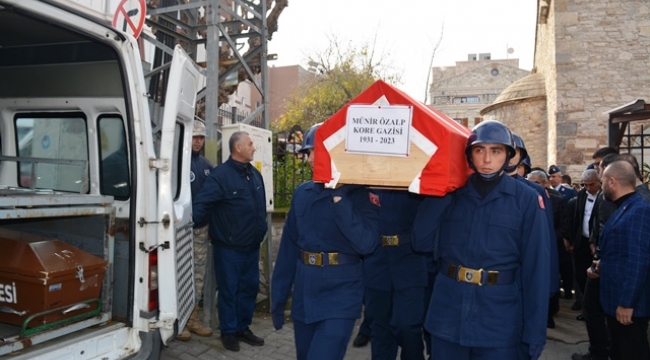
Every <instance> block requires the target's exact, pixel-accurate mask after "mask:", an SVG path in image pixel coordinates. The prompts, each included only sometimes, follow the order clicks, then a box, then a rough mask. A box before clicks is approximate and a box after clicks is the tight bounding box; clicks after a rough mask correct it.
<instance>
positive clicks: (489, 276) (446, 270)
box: [441, 261, 515, 286]
mask: <svg viewBox="0 0 650 360" xmlns="http://www.w3.org/2000/svg"><path fill="white" fill-rule="evenodd" d="M441 270H442V273H443V274H445V275H447V276H448V277H450V278H452V279H454V280H456V281H460V282H466V283H470V284H474V285H478V286H483V285H506V284H512V283H513V282H514V281H515V272H514V271H512V270H511V271H496V270H485V269H478V270H476V269H470V268H468V267H464V266H462V265H455V264H451V263H448V262H446V261H442V267H441Z"/></svg>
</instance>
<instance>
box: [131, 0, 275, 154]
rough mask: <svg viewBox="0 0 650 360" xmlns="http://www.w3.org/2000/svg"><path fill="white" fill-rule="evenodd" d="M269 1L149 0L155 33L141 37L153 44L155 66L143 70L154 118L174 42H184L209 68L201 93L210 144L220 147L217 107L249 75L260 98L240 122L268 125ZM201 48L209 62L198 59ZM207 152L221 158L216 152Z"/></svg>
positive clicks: (160, 104) (150, 22) (150, 21)
mask: <svg viewBox="0 0 650 360" xmlns="http://www.w3.org/2000/svg"><path fill="white" fill-rule="evenodd" d="M267 5H268V4H267V1H266V0H250V1H249V0H157V1H148V4H147V14H148V15H149V16H148V18H147V19H146V24H147V25H148V26H150V27H151V28H152V31H153V33H154V34H155V37H153V36H151V35H148V34H146V33H143V34H142V35H141V38H142V39H143V40H144V41H147V42H149V43H151V44H152V45H153V46H155V54H154V60H153V63H152V69H151V71H149V72H147V73H146V74H145V78H146V79H147V80H148V81H149V97H150V99H151V104H150V105H151V112H152V121H154V122H155V121H156V119H159V118H161V116H159V115H160V114H162V108H163V107H164V103H163V101H164V100H163V99H164V95H165V94H164V91H165V88H166V85H167V78H168V71H169V67H170V64H171V54H172V53H173V48H174V46H175V45H176V44H181V45H182V46H183V48H184V49H185V51H186V52H187V53H188V54H189V55H190V56H191V57H192V59H193V60H194V61H196V62H197V63H199V64H201V65H202V66H204V67H205V74H206V84H205V87H204V88H203V89H202V90H201V91H200V92H199V96H198V101H199V103H200V104H202V105H200V108H201V110H200V112H201V113H200V114H198V115H199V118H201V119H203V120H204V121H205V123H206V128H207V138H206V142H210V141H214V142H216V143H217V148H219V147H220V146H219V144H218V143H219V141H220V133H221V127H220V124H219V123H218V122H217V119H218V115H219V107H220V105H221V104H222V103H223V102H226V101H227V96H228V95H230V94H232V93H233V92H234V91H235V90H236V88H237V84H238V83H239V82H240V81H243V80H245V79H248V80H250V81H251V83H252V84H253V85H254V87H255V89H256V90H257V91H258V92H259V94H260V97H261V100H262V101H261V102H260V105H259V106H258V107H257V108H256V109H254V111H252V112H251V113H250V114H248V116H247V117H246V118H245V119H243V120H242V121H241V122H242V123H245V124H251V123H256V124H258V125H260V124H261V125H262V127H263V128H265V129H268V126H269V119H268V111H267V109H268V97H267V93H268V81H267V80H268V75H267V57H268V51H267V41H268V37H269V36H268V26H267V17H266V13H267V10H268V9H267ZM203 47H204V48H203ZM202 51H205V61H201V59H199V58H198V57H197V55H198V54H199V52H202ZM201 115H202V116H201ZM255 119H258V120H260V121H255V122H254V121H253V120H255ZM206 155H207V157H208V158H209V159H211V160H213V161H215V163H216V162H218V159H217V157H216V154H206Z"/></svg>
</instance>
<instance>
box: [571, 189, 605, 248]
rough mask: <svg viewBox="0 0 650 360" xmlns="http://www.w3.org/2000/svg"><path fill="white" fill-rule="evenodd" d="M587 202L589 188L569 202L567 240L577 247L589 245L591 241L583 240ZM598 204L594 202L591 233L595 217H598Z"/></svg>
mask: <svg viewBox="0 0 650 360" xmlns="http://www.w3.org/2000/svg"><path fill="white" fill-rule="evenodd" d="M586 202H587V189H582V190H580V191H579V192H578V196H576V197H574V198H572V199H571V200H569V201H568V202H567V214H568V217H569V236H568V238H567V240H569V242H570V243H571V245H573V246H574V247H575V248H576V249H579V248H582V247H584V246H586V247H589V242H588V241H585V242H584V243H583V241H582V218H583V216H584V213H585V203H586ZM596 205H597V204H595V203H594V208H593V210H592V211H591V216H590V217H589V233H590V234H591V229H592V227H593V223H594V221H595V220H594V219H595V218H597V213H598V211H597V207H596Z"/></svg>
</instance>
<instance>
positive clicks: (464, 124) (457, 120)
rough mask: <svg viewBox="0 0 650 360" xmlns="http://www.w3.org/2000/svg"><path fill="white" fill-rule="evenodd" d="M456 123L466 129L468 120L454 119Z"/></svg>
mask: <svg viewBox="0 0 650 360" xmlns="http://www.w3.org/2000/svg"><path fill="white" fill-rule="evenodd" d="M454 121H456V122H457V123H459V124H461V125H463V126H465V127H466V126H467V118H454Z"/></svg>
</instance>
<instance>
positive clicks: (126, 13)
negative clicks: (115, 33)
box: [113, 0, 147, 39]
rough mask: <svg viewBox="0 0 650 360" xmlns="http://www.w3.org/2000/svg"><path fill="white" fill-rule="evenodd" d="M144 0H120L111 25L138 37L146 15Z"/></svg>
mask: <svg viewBox="0 0 650 360" xmlns="http://www.w3.org/2000/svg"><path fill="white" fill-rule="evenodd" d="M144 1H145V0H122V1H121V2H120V4H119V5H118V6H117V9H116V10H115V14H114V15H113V27H114V28H116V29H119V30H122V31H124V32H126V33H129V34H131V35H133V37H134V38H136V39H137V38H138V36H140V33H141V32H142V28H143V27H144V19H145V16H146V15H147V5H146V4H145V2H144Z"/></svg>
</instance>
